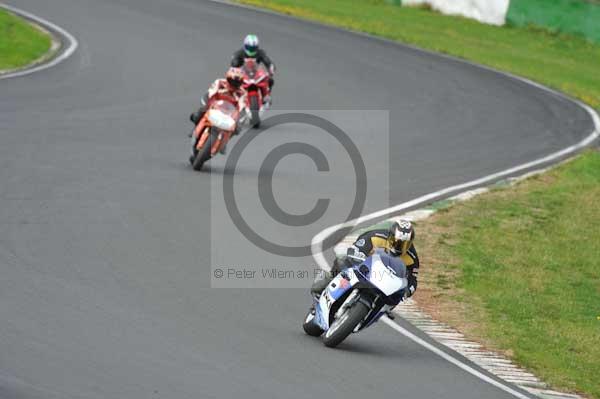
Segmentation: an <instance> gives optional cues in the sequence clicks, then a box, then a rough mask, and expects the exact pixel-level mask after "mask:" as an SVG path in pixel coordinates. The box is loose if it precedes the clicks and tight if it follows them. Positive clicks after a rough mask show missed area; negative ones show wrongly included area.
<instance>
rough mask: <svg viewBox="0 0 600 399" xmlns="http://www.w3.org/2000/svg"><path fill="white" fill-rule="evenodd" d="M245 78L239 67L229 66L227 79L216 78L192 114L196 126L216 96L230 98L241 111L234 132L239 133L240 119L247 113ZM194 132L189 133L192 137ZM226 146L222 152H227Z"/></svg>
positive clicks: (191, 117)
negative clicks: (243, 86)
mask: <svg viewBox="0 0 600 399" xmlns="http://www.w3.org/2000/svg"><path fill="white" fill-rule="evenodd" d="M243 79H244V75H243V73H242V71H241V70H240V69H239V68H229V70H228V71H227V73H226V74H225V79H217V80H215V81H214V82H213V83H212V84H211V85H210V87H209V89H208V92H207V93H206V94H204V96H203V97H202V100H201V101H200V103H201V105H200V108H199V109H198V111H196V112H194V113H192V114H191V115H190V120H191V121H192V123H194V126H195V125H198V122H200V119H202V116H204V113H205V112H206V110H207V109H208V106H209V104H210V102H211V100H213V99H215V98H224V99H229V100H230V101H231V102H232V103H235V104H237V107H238V110H239V112H240V117H239V120H238V123H237V124H236V128H235V131H234V133H233V134H234V135H237V134H238V133H239V128H240V124H241V122H240V121H242V120H243V119H244V117H245V116H244V115H245V113H246V91H245V90H244V89H243V88H242V82H243ZM192 133H193V131H192V132H191V133H190V134H189V136H190V137H191V135H192ZM225 148H226V145H223V146H222V147H221V151H220V152H221V153H222V154H225V151H226V150H225Z"/></svg>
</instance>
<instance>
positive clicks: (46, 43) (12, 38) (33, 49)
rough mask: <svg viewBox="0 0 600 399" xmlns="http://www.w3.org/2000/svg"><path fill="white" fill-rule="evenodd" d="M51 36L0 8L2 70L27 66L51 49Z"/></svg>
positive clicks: (0, 56) (0, 60) (0, 65)
mask: <svg viewBox="0 0 600 399" xmlns="http://www.w3.org/2000/svg"><path fill="white" fill-rule="evenodd" d="M51 45H52V40H51V38H50V36H49V35H48V34H46V33H44V32H42V31H40V30H39V29H37V28H36V27H34V26H32V25H31V24H30V23H28V22H27V21H25V20H23V19H21V18H19V17H17V16H15V15H14V14H12V13H9V12H8V11H6V10H3V9H1V8H0V71H2V70H10V69H15V68H19V67H22V66H25V65H27V64H30V63H31V62H33V61H35V60H37V59H39V58H40V57H42V56H44V54H46V53H47V52H48V50H50V47H51Z"/></svg>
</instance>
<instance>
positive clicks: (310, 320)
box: [302, 308, 323, 337]
mask: <svg viewBox="0 0 600 399" xmlns="http://www.w3.org/2000/svg"><path fill="white" fill-rule="evenodd" d="M302 328H303V329H304V332H305V333H307V334H308V335H310V336H311V337H320V336H321V334H323V329H322V328H321V327H319V326H318V325H317V323H315V310H314V308H310V310H309V311H308V313H307V314H306V317H305V318H304V323H303V324H302Z"/></svg>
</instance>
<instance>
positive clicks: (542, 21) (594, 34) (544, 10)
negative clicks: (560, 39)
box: [506, 0, 600, 43]
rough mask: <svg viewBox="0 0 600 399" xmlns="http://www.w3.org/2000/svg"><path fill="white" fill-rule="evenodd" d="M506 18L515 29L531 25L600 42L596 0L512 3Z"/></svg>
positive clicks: (599, 6) (519, 0) (599, 11)
mask: <svg viewBox="0 0 600 399" xmlns="http://www.w3.org/2000/svg"><path fill="white" fill-rule="evenodd" d="M506 19H507V21H508V23H510V24H513V25H516V26H526V25H528V24H534V25H538V26H543V27H546V28H548V29H550V30H551V31H555V32H565V33H574V34H578V35H581V36H583V37H586V38H587V39H589V40H591V41H594V42H596V43H600V2H598V1H596V0H594V1H590V0H553V1H548V0H511V2H510V8H509V9H508V15H507V16H506Z"/></svg>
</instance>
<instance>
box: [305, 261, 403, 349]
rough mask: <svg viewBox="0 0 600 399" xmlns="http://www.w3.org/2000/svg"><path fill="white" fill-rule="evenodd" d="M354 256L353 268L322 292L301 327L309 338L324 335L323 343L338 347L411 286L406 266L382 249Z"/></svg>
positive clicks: (372, 320) (339, 276)
mask: <svg viewBox="0 0 600 399" xmlns="http://www.w3.org/2000/svg"><path fill="white" fill-rule="evenodd" d="M356 255H357V256H354V257H353V260H354V262H355V263H354V265H353V266H352V267H349V268H346V269H344V270H342V271H341V272H340V273H339V274H338V275H337V276H336V277H335V278H334V279H333V280H332V281H331V282H330V283H329V285H328V286H327V287H326V288H325V289H324V290H323V293H322V294H321V296H319V297H318V298H313V299H314V304H313V306H312V307H311V309H310V310H309V312H308V314H307V315H306V318H305V320H304V324H303V325H302V327H303V328H304V331H305V332H306V333H307V334H308V335H312V336H315V337H318V336H321V335H323V343H324V344H325V346H328V347H335V346H337V345H338V344H339V343H341V342H342V341H343V340H344V339H346V337H347V336H348V335H350V334H351V333H356V332H359V331H361V330H363V329H365V328H367V327H369V326H370V325H372V324H373V323H375V322H376V321H377V320H379V318H380V317H381V316H383V315H384V314H387V312H388V311H389V310H390V309H391V308H392V307H393V306H395V305H396V304H397V303H398V302H400V300H401V299H402V298H404V291H405V289H406V287H407V285H408V280H407V278H406V266H405V265H404V263H403V262H402V261H401V260H400V259H398V258H395V257H392V256H390V255H388V254H387V253H386V252H384V251H383V250H377V251H376V252H375V253H374V254H373V255H371V256H369V257H365V256H364V255H363V254H360V255H362V257H360V256H358V255H359V253H357V254H356Z"/></svg>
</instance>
